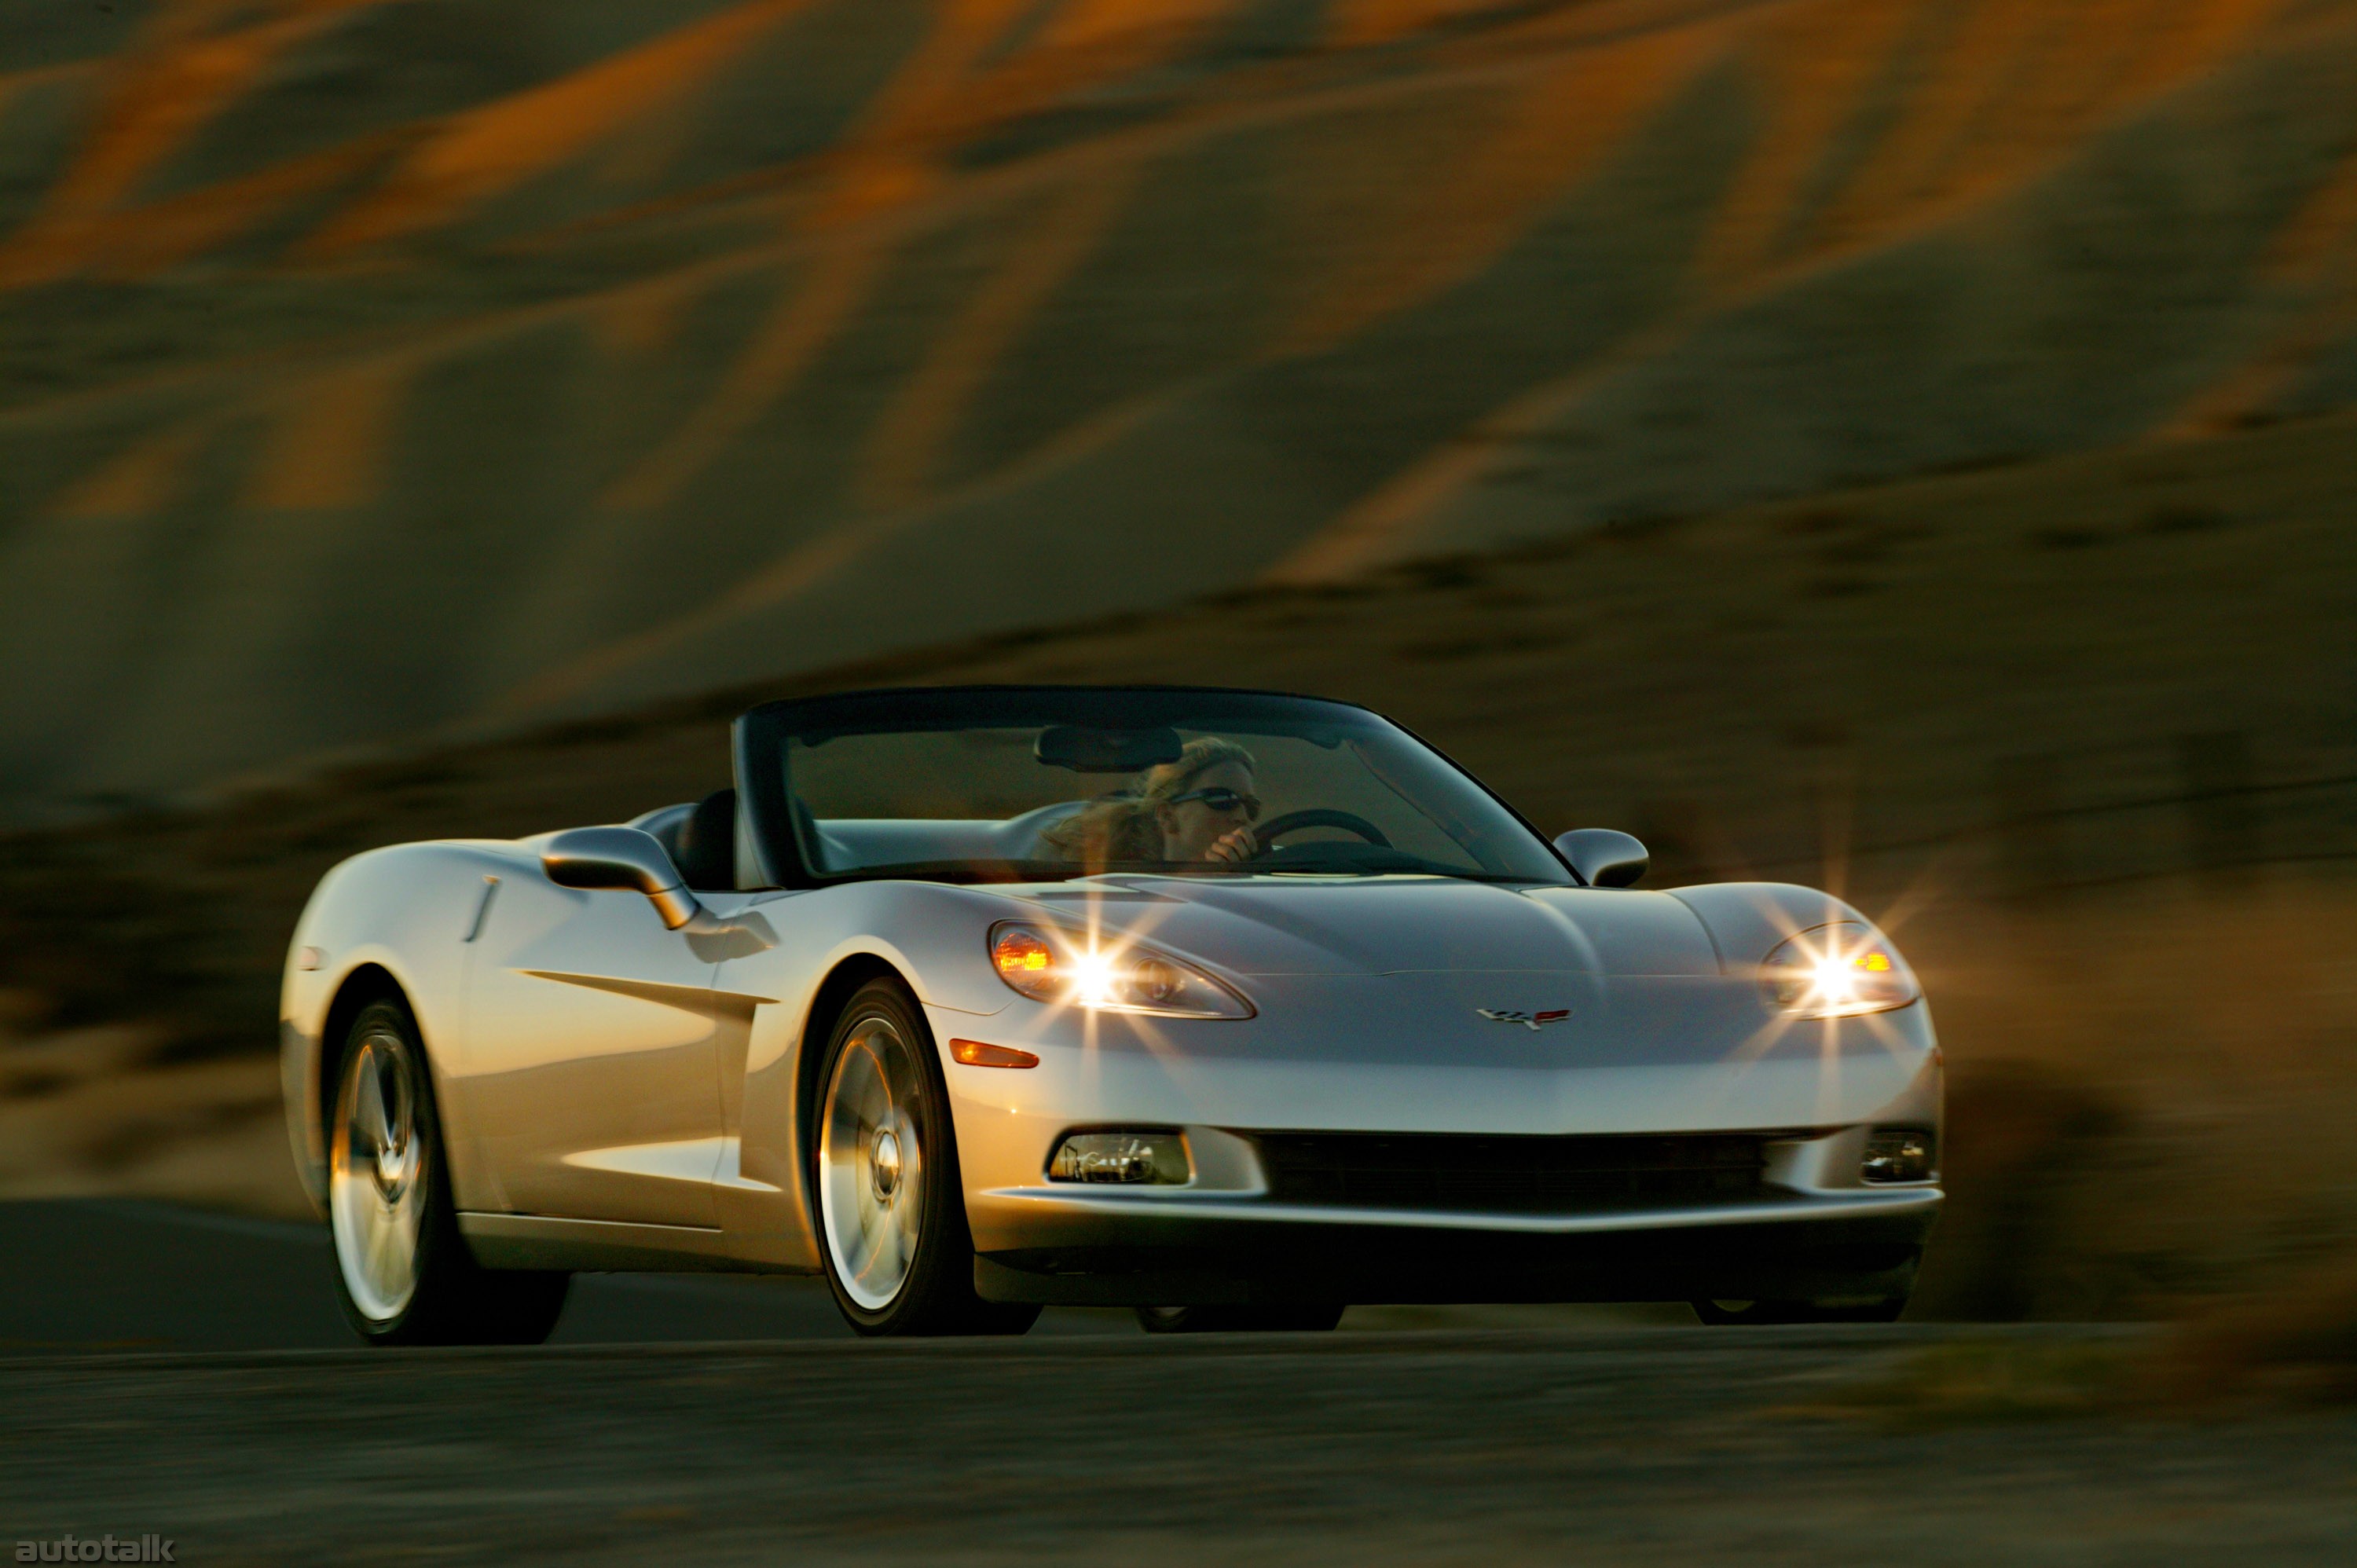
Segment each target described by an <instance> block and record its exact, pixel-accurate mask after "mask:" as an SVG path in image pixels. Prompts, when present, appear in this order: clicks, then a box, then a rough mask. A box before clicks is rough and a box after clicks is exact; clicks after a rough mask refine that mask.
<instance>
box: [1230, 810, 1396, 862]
mask: <svg viewBox="0 0 2357 1568" xmlns="http://www.w3.org/2000/svg"><path fill="white" fill-rule="evenodd" d="M1303 828H1340V829H1341V830H1342V831H1343V832H1346V833H1356V834H1358V835H1359V836H1360V837H1361V838H1362V839H1364V840H1366V841H1367V842H1368V843H1371V844H1373V845H1374V846H1375V847H1376V848H1377V849H1389V848H1391V847H1392V841H1391V840H1389V839H1388V838H1385V837H1384V836H1383V829H1381V828H1379V827H1377V826H1375V824H1374V823H1372V822H1369V821H1367V819H1366V818H1364V817H1362V816H1360V815H1359V814H1358V813H1357V812H1355V811H1335V810H1334V809H1333V808H1332V807H1330V806H1312V807H1310V808H1309V809H1308V811H1287V812H1286V813H1285V814H1284V815H1283V816H1281V817H1271V818H1270V819H1269V820H1268V821H1267V822H1263V823H1262V824H1261V825H1260V827H1259V829H1258V831H1257V836H1258V838H1259V839H1260V846H1261V847H1260V853H1261V854H1264V855H1265V854H1270V853H1272V850H1273V845H1272V843H1271V841H1272V840H1274V839H1275V838H1277V837H1278V836H1280V835H1282V834H1285V833H1290V832H1299V831H1300V830H1302V829H1303Z"/></svg>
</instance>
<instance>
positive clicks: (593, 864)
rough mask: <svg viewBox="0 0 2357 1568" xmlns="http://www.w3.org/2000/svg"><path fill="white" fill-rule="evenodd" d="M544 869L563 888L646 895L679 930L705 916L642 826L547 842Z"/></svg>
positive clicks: (579, 832)
mask: <svg viewBox="0 0 2357 1568" xmlns="http://www.w3.org/2000/svg"><path fill="white" fill-rule="evenodd" d="M540 868H541V869H542V870H543V871H544V872H546V873H547V874H548V879H549V880H550V881H551V882H554V883H555V884H556V885H557V886H559V887H586V888H605V887H626V888H629V889H630V890H631V891H632V892H636V893H643V894H645V895H646V897H647V901H648V902H649V903H651V904H652V905H653V906H654V907H655V913H657V914H659V915H661V916H662V923H663V924H664V925H665V926H667V927H669V928H670V929H673V930H674V931H675V930H677V929H680V928H681V927H682V926H684V925H686V924H687V923H688V922H689V921H690V920H693V919H694V918H696V916H698V915H700V914H702V913H703V912H704V906H702V905H701V904H698V903H697V902H696V901H695V895H694V894H693V893H690V892H689V891H688V890H687V888H686V887H685V886H683V884H682V883H681V881H680V875H679V868H678V867H677V866H675V865H673V864H672V863H671V856H670V855H668V854H664V853H663V846H662V844H660V843H656V842H655V837H654V835H653V834H652V833H647V832H640V831H639V830H638V829H637V828H574V829H572V830H570V831H569V832H561V833H559V834H557V835H556V836H555V837H554V838H553V839H551V840H549V841H548V847H547V849H545V850H544V851H542V852H541V856H540Z"/></svg>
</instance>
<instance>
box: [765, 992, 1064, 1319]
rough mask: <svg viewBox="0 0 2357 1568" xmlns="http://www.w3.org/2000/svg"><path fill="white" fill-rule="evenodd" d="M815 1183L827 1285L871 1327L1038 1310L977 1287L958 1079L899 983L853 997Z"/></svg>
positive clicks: (824, 1096)
mask: <svg viewBox="0 0 2357 1568" xmlns="http://www.w3.org/2000/svg"><path fill="white" fill-rule="evenodd" d="M820 1074H821V1076H820V1079H819V1082H820V1084H821V1086H822V1088H821V1090H820V1096H819V1111H818V1122H817V1127H816V1136H814V1137H813V1139H812V1140H811V1144H812V1151H811V1154H812V1169H811V1185H812V1187H813V1188H814V1189H815V1191H816V1194H817V1199H818V1203H817V1208H818V1214H819V1230H820V1232H821V1238H822V1240H823V1242H824V1254H825V1262H826V1279H827V1284H828V1285H829V1286H830V1287H831V1288H832V1289H833V1291H834V1304H835V1305H836V1306H837V1307H839V1308H840V1309H841V1310H842V1313H843V1316H844V1317H845V1319H846V1320H848V1321H849V1323H850V1324H851V1326H852V1327H854V1328H855V1329H857V1330H858V1331H859V1332H860V1333H862V1334H873V1335H920V1334H1020V1333H1022V1332H1023V1331H1024V1330H1026V1329H1028V1328H1029V1327H1030V1326H1031V1325H1032V1323H1033V1322H1034V1321H1035V1320H1036V1319H1037V1318H1038V1317H1039V1308H1038V1307H1037V1306H1027V1305H1004V1304H1000V1303H996V1302H987V1301H984V1300H983V1299H982V1298H981V1297H980V1296H978V1295H976V1294H974V1238H973V1235H972V1233H971V1232H970V1231H969V1230H967V1229H966V1219H965V1193H964V1189H963V1187H962V1186H961V1185H960V1182H959V1177H958V1158H957V1138H956V1134H955V1133H954V1131H953V1130H952V1126H951V1122H950V1110H949V1087H948V1085H947V1084H946V1083H945V1082H943V1080H942V1067H941V1062H940V1059H939V1058H937V1057H936V1056H935V1055H934V1053H933V1045H932V1036H931V1032H930V1031H928V1030H927V1028H926V1027H925V1022H924V1017H923V1015H922V1014H920V1012H919V1011H918V1008H917V1000H916V998H915V997H913V996H911V995H910V994H909V990H908V987H906V986H905V985H902V984H901V983H899V982H898V981H897V980H891V979H877V980H872V981H870V982H868V983H866V985H863V986H861V987H860V988H859V990H858V991H857V992H856V993H854V994H853V996H852V998H851V1001H850V1003H849V1004H848V1005H846V1006H845V1008H844V1010H843V1014H842V1015H841V1016H840V1017H838V1018H837V1019H836V1020H835V1025H834V1031H833V1033H832V1034H831V1035H830V1036H829V1038H828V1042H827V1051H826V1057H825V1059H824V1063H823V1066H822V1068H821V1069H820Z"/></svg>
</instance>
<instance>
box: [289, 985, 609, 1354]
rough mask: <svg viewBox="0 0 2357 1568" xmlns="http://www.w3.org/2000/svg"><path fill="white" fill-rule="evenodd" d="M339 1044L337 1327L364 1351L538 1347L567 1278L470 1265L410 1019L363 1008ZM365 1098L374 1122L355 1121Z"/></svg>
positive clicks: (389, 1004)
mask: <svg viewBox="0 0 2357 1568" xmlns="http://www.w3.org/2000/svg"><path fill="white" fill-rule="evenodd" d="M338 1044H339V1045H340V1047H341V1049H340V1051H339V1053H338V1055H337V1056H336V1057H335V1058H333V1061H332V1066H333V1068H334V1070H335V1075H336V1077H335V1083H336V1094H335V1098H334V1099H333V1100H332V1101H330V1102H329V1107H330V1109H329V1112H328V1128H327V1132H328V1230H329V1232H330V1234H331V1235H332V1237H333V1239H334V1241H335V1246H334V1249H333V1254H332V1261H333V1264H334V1267H335V1271H336V1299H337V1301H338V1302H339V1304H340V1305H342V1307H343V1310H344V1318H345V1321H347V1322H348V1323H350V1325H351V1326H352V1329H353V1331H354V1332H355V1333H357V1334H358V1335H359V1336H360V1337H361V1338H362V1339H363V1340H366V1341H367V1342H368V1343H370V1344H371V1345H537V1344H539V1343H540V1342H541V1341H542V1340H544V1339H546V1338H547V1337H548V1336H549V1332H550V1331H551V1330H552V1329H554V1327H555V1326H556V1319H557V1315H558V1314H560V1313H562V1312H563V1311H564V1310H565V1292H566V1290H567V1288H568V1287H569V1286H570V1285H571V1283H572V1280H573V1276H572V1275H570V1274H568V1273H559V1272H554V1271H548V1272H542V1271H537V1270H534V1271H529V1272H526V1271H512V1270H500V1269H486V1268H484V1267H483V1266H481V1265H480V1264H479V1263H478V1262H475V1255H474V1253H473V1252H472V1251H469V1250H468V1246H467V1240H466V1238H465V1237H463V1236H461V1235H460V1234H459V1233H458V1217H457V1210H456V1208H454V1207H453V1205H452V1202H451V1197H450V1165H449V1160H448V1159H447V1156H446V1155H445V1154H444V1151H443V1145H442V1119H441V1116H440V1114H439V1113H438V1112H437V1110H436V1104H435V1100H434V1077H433V1073H432V1072H431V1071H430V1070H429V1069H428V1066H427V1062H426V1057H425V1046H424V1045H423V1043H422V1042H421V1041H420V1039H419V1036H418V1032H417V1023H416V1020H415V1019H414V1018H413V1017H411V1016H410V1013H409V1009H408V1008H407V1007H405V1006H404V1005H403V1004H401V1003H400V1002H398V1001H394V1000H391V999H387V1000H384V1001H380V1002H371V1003H370V1004H368V1005H367V1006H365V1007H363V1008H361V1012H360V1015H359V1016H358V1017H356V1018H354V1019H353V1020H352V1026H351V1028H350V1030H349V1031H348V1032H347V1033H346V1035H345V1036H344V1038H343V1039H342V1040H341V1041H339V1042H338ZM370 1094H373V1096H374V1101H373V1103H374V1106H375V1108H376V1109H375V1111H374V1112H373V1113H372V1114H373V1121H372V1122H371V1121H370V1120H369V1119H368V1116H369V1113H367V1112H364V1111H363V1103H364V1099H365V1097H366V1096H368V1095H370ZM371 1127H372V1128H374V1129H376V1131H371ZM364 1142H365V1143H366V1144H370V1145H372V1146H363V1143H364ZM371 1225H375V1226H378V1227H381V1230H371ZM371 1238H374V1239H375V1240H377V1241H378V1242H379V1243H380V1245H379V1248H378V1250H374V1251H372V1250H371V1247H370V1241H371ZM404 1254H405V1256H404Z"/></svg>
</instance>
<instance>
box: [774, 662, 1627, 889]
mask: <svg viewBox="0 0 2357 1568" xmlns="http://www.w3.org/2000/svg"><path fill="white" fill-rule="evenodd" d="M1304 707H1309V708H1329V709H1332V710H1334V711H1335V714H1336V715H1337V718H1338V719H1340V720H1341V721H1342V724H1343V725H1344V726H1345V727H1347V728H1351V729H1357V728H1361V727H1362V726H1363V725H1365V724H1366V722H1367V721H1368V720H1370V719H1372V720H1373V721H1374V722H1375V723H1376V724H1378V725H1383V726H1384V727H1386V728H1388V729H1390V730H1392V731H1394V733H1396V734H1398V735H1400V736H1405V738H1406V739H1408V740H1409V741H1411V742H1413V743H1414V744H1415V745H1416V746H1420V747H1422V748H1423V749H1424V750H1425V751H1426V752H1428V753H1430V754H1431V755H1432V756H1433V757H1436V758H1437V759H1438V760H1439V761H1440V762H1441V763H1442V765H1444V766H1445V767H1447V768H1448V769H1449V770H1450V771H1452V772H1454V773H1456V774H1457V775H1458V777H1460V778H1462V779H1465V780H1466V781H1467V782H1469V783H1470V784H1471V785H1472V786H1473V788H1474V789H1478V790H1480V792H1481V793H1482V794H1483V795H1485V796H1487V797H1488V798H1489V799H1490V800H1491V801H1493V802H1495V803H1496V805H1497V806H1498V807H1499V809H1500V810H1501V811H1504V812H1505V813H1506V815H1507V816H1508V817H1510V818H1511V819H1512V821H1513V822H1514V823H1515V824H1516V825H1517V826H1519V827H1520V828H1521V829H1522V830H1523V832H1527V833H1528V834H1530V835H1531V839H1532V842H1533V843H1535V844H1536V845H1537V846H1538V847H1539V849H1540V850H1541V851H1542V852H1544V854H1545V856H1546V858H1547V859H1548V860H1550V861H1552V862H1554V863H1555V865H1559V866H1562V867H1563V869H1564V871H1565V873H1566V878H1567V880H1566V883H1565V884H1564V885H1565V886H1574V887H1578V886H1586V884H1585V883H1584V882H1583V881H1582V880H1581V878H1580V876H1579V874H1578V872H1577V870H1574V869H1573V868H1572V866H1571V865H1570V863H1569V862H1568V861H1566V860H1565V859H1564V857H1563V855H1562V854H1561V853H1560V852H1559V851H1557V850H1556V849H1555V844H1554V843H1553V842H1552V841H1550V840H1549V839H1548V838H1547V836H1546V835H1545V834H1544V833H1542V832H1539V830H1538V829H1537V827H1535V826H1534V824H1533V823H1532V822H1531V821H1530V819H1529V818H1527V817H1525V816H1523V813H1522V812H1521V811H1516V810H1515V809H1514V807H1513V805H1512V802H1510V801H1508V800H1506V799H1505V798H1504V797H1503V796H1501V795H1500V794H1499V793H1498V792H1497V791H1496V790H1495V789H1491V788H1490V787H1489V785H1487V784H1485V783H1483V782H1482V781H1481V779H1480V777H1479V776H1478V775H1476V774H1475V773H1473V772H1472V771H1471V770H1470V769H1469V768H1465V767H1464V766H1463V765H1461V764H1460V763H1458V761H1457V759H1456V758H1454V757H1450V756H1449V755H1448V753H1447V752H1445V751H1443V750H1441V749H1440V748H1439V747H1438V746H1435V745H1433V744H1432V743H1431V742H1430V741H1428V740H1426V739H1425V738H1424V737H1423V736H1420V735H1418V734H1416V733H1415V731H1414V730H1411V729H1409V728H1408V727H1407V726H1406V725H1403V724H1400V723H1399V722H1398V721H1397V720H1394V719H1392V718H1390V717H1388V716H1386V715H1385V714H1380V713H1377V712H1376V711H1375V710H1374V709H1372V708H1370V707H1366V706H1363V705H1362V704H1360V703H1346V702H1340V701H1338V700H1337V699H1335V698H1331V697H1315V696H1309V695H1307V694H1301V693H1287V692H1271V691H1260V690H1253V689H1250V688H1243V687H1232V686H1167V685H1135V686H1071V685H1045V684H1042V685H974V686H890V687H877V688H871V689H867V690H863V691H853V692H837V693H827V694H825V695H823V696H813V697H789V698H785V699H782V700H780V701H778V702H774V703H762V704H761V705H760V706H759V707H756V708H752V709H748V711H747V712H745V713H744V714H740V715H739V716H738V717H737V722H736V724H735V725H734V726H732V730H731V736H730V749H731V751H732V752H733V754H734V760H735V765H736V775H737V800H738V802H739V816H738V824H737V840H738V850H739V856H738V858H739V861H740V863H741V864H743V865H746V866H747V867H748V869H749V870H750V872H751V874H752V877H753V880H754V882H755V884H756V886H755V887H753V888H750V889H748V891H759V890H767V889H774V888H789V889H803V888H814V887H832V886H838V885H841V884H845V883H855V882H932V883H950V884H958V885H973V884H995V883H1001V882H1027V883H1028V882H1035V881H1041V880H1054V881H1075V880H1079V879H1081V877H1082V876H1083V875H1087V874H1086V873H1082V872H1079V871H1077V870H1075V871H1073V872H1072V873H1071V874H1070V875H1062V876H1057V877H1053V878H1041V877H1038V876H1033V875H1027V874H1026V873H1027V872H1028V864H1018V863H1013V862H1010V863H1007V864H1006V866H1005V867H1004V873H1003V874H998V875H994V874H993V872H994V868H993V867H991V866H990V865H986V864H985V863H980V862H973V863H961V864H963V865H966V866H967V867H968V868H969V869H967V870H966V871H964V872H962V873H960V874H955V875H952V874H950V873H948V872H946V871H941V872H936V873H935V874H934V875H911V873H912V872H915V871H916V870H917V869H918V867H917V866H916V865H913V864H911V865H886V866H872V867H861V868H855V869H852V870H848V871H843V872H824V873H821V872H813V871H812V870H811V869H810V866H809V865H808V864H807V862H806V861H805V859H804V857H803V854H802V844H801V841H800V837H799V835H798V834H796V833H795V832H794V831H793V826H792V805H791V801H790V800H788V798H787V793H786V785H785V779H784V769H782V768H780V767H779V766H777V759H778V758H779V757H781V756H782V755H784V752H785V747H786V744H787V741H788V739H789V737H790V736H812V735H828V734H833V735H859V734H891V733H896V732H899V731H912V730H953V729H964V728H989V727H1015V726H1020V725H1032V724H1039V723H1059V724H1064V723H1070V724H1080V725H1103V726H1106V727H1124V726H1135V725H1144V724H1154V723H1159V722H1168V721H1170V720H1173V719H1181V718H1183V719H1184V720H1186V721H1187V722H1189V723H1190V724H1201V723H1203V722H1205V721H1207V720H1208V721H1212V722H1222V721H1224V722H1232V723H1236V722H1240V723H1243V724H1252V723H1254V722H1255V721H1257V722H1260V723H1268V722H1270V721H1286V720H1289V721H1293V722H1295V723H1298V722H1299V721H1300V720H1301V719H1302V717H1303V716H1304V715H1303V714H1302V710H1303V708H1304ZM1275 733H1284V732H1283V731H1282V730H1278V731H1275ZM1305 869H1307V868H1305ZM1268 873H1269V868H1267V867H1265V866H1252V865H1243V866H1239V867H1237V868H1235V870H1234V871H1233V872H1232V873H1231V874H1230V875H1268ZM1210 874H1211V873H1201V872H1197V871H1194V870H1191V869H1190V870H1189V871H1188V872H1187V873H1185V874H1184V875H1210ZM1116 875H1139V873H1136V872H1128V871H1124V872H1120V873H1116ZM1329 875H1331V874H1330V873H1329ZM1374 875H1402V873H1396V872H1394V873H1379V874H1374ZM1414 875H1435V876H1451V877H1454V878H1455V879H1457V880H1460V881H1501V882H1511V883H1515V884H1522V883H1527V882H1532V881H1534V880H1535V879H1534V878H1530V877H1523V876H1511V877H1490V876H1473V875H1462V874H1458V873H1454V872H1449V871H1447V870H1435V871H1432V872H1429V873H1415V874H1414Z"/></svg>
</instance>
